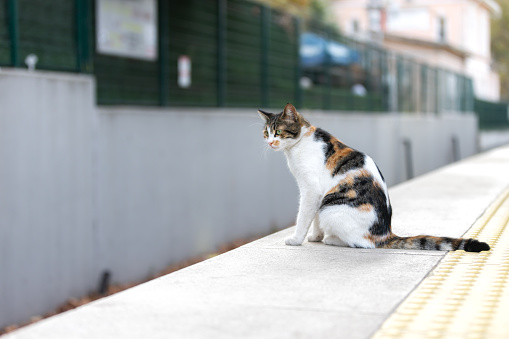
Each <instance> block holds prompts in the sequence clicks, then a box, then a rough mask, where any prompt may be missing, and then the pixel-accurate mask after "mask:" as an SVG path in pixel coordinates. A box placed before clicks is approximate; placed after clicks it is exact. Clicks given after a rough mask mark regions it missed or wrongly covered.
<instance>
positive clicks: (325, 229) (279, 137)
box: [258, 104, 490, 252]
mask: <svg viewBox="0 0 509 339" xmlns="http://www.w3.org/2000/svg"><path fill="white" fill-rule="evenodd" d="M258 113H259V114H260V116H261V117H262V119H263V120H264V121H265V126H264V128H263V133H264V137H265V139H266V141H267V143H268V145H269V146H270V147H271V148H273V149H274V150H276V151H281V150H282V151H284V153H285V155H286V157H287V160H288V166H289V167H290V171H291V172H292V173H293V175H294V176H295V178H296V180H297V184H298V186H299V190H300V205H299V213H298V215H297V227H296V230H295V233H294V234H293V236H291V237H288V238H286V239H285V243H286V244H287V245H300V244H302V242H303V241H304V238H305V237H306V235H307V233H308V230H309V227H310V226H311V225H312V230H311V234H310V235H309V236H308V240H309V241H323V242H324V243H325V244H327V245H337V246H350V247H360V248H394V249H420V250H442V251H443V250H446V251H450V250H453V251H454V250H465V251H468V252H480V251H488V250H489V249H490V246H489V245H488V244H486V243H484V242H480V241H478V240H475V239H461V238H459V239H454V238H447V237H433V236H427V235H420V236H415V237H398V236H397V235H395V234H393V233H392V231H391V216H392V208H391V203H390V200H389V194H388V191H387V185H386V183H385V181H384V177H383V176H382V173H381V172H380V170H379V169H378V167H377V165H376V164H375V163H374V161H373V160H372V159H371V158H370V157H369V156H367V155H366V154H364V153H361V152H359V151H356V150H354V149H353V148H350V147H348V146H347V145H345V144H343V143H342V142H341V141H339V140H338V139H336V138H335V137H333V136H332V135H331V134H329V133H328V132H326V131H324V130H323V129H320V128H317V127H315V126H312V125H311V124H310V123H309V122H308V121H307V120H306V119H304V117H303V116H302V115H301V114H299V113H298V112H297V110H296V109H295V107H294V106H293V105H291V104H287V105H286V106H285V108H284V110H283V112H281V113H279V114H275V113H267V112H264V111H261V110H259V111H258Z"/></svg>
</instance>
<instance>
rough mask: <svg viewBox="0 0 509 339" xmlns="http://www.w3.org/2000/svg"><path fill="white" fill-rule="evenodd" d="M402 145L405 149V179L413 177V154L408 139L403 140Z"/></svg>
mask: <svg viewBox="0 0 509 339" xmlns="http://www.w3.org/2000/svg"><path fill="white" fill-rule="evenodd" d="M403 147H404V149H405V167H406V176H407V180H410V179H412V178H413V177H414V164H413V156H412V142H411V141H410V139H404V140H403Z"/></svg>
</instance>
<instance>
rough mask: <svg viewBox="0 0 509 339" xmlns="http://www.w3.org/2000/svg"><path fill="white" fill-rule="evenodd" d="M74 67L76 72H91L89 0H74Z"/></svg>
mask: <svg viewBox="0 0 509 339" xmlns="http://www.w3.org/2000/svg"><path fill="white" fill-rule="evenodd" d="M75 6H76V69H77V71H78V72H92V64H91V62H90V42H89V35H88V34H89V29H90V25H89V22H90V21H89V20H90V17H89V9H90V3H89V0H76V1H75Z"/></svg>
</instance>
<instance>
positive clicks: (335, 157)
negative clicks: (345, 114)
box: [325, 140, 353, 171]
mask: <svg viewBox="0 0 509 339" xmlns="http://www.w3.org/2000/svg"><path fill="white" fill-rule="evenodd" d="M336 141H337V140H336ZM352 152H353V149H351V148H348V147H346V148H342V149H339V147H338V145H337V144H336V143H334V154H332V155H331V156H330V157H329V159H327V164H326V165H325V166H326V167H327V169H328V170H329V171H333V170H334V168H336V164H337V162H338V161H339V159H341V158H344V157H346V156H347V155H348V154H350V153H352Z"/></svg>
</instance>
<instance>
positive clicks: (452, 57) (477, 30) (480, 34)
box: [333, 0, 500, 100]
mask: <svg viewBox="0 0 509 339" xmlns="http://www.w3.org/2000/svg"><path fill="white" fill-rule="evenodd" d="M380 2H381V3H383V4H384V6H385V13H386V20H385V25H384V27H383V28H382V29H383V31H384V32H385V33H387V34H390V35H394V36H400V37H404V38H409V39H415V40H422V41H427V42H431V43H436V44H437V45H436V47H435V48H432V47H423V46H419V45H418V44H416V43H412V42H406V43H404V42H394V41H388V40H387V39H386V40H384V41H383V44H384V46H385V47H387V48H389V49H391V50H394V51H396V52H399V53H405V54H409V55H411V56H412V57H414V58H416V59H417V60H421V61H423V62H426V63H428V64H430V65H434V66H439V67H442V68H445V69H450V70H452V71H456V72H461V73H463V74H466V75H468V76H470V77H472V78H473V79H474V90H475V93H476V95H477V96H478V97H480V98H484V99H489V100H499V98H500V84H499V78H498V75H497V74H496V73H494V72H493V71H492V69H491V65H490V64H491V52H490V40H491V32H490V16H491V15H497V13H499V10H498V12H497V9H496V7H495V8H493V7H491V4H490V0H413V1H407V0H389V1H380ZM369 3H370V1H369V0H336V1H334V2H333V12H334V14H335V16H336V18H337V20H338V23H339V25H340V27H341V29H342V31H343V32H344V33H345V34H346V35H349V36H354V37H356V38H358V39H362V40H364V39H369V37H370V34H369V31H370V29H371V28H372V26H371V27H370V18H369V13H368V10H367V7H368V4H369ZM441 18H443V19H445V21H444V26H445V40H443V41H442V40H441V39H440V37H439V23H440V20H441ZM354 20H357V22H358V23H359V32H353V29H352V27H353V24H352V22H353V21H354ZM442 43H445V44H447V45H449V46H451V47H452V48H454V49H457V50H460V51H462V52H464V54H465V55H466V56H460V55H459V54H458V53H452V52H450V51H448V50H447V49H445V48H441V47H440V44H442Z"/></svg>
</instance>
